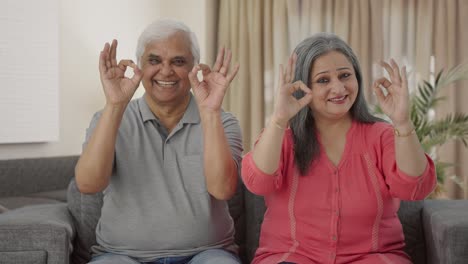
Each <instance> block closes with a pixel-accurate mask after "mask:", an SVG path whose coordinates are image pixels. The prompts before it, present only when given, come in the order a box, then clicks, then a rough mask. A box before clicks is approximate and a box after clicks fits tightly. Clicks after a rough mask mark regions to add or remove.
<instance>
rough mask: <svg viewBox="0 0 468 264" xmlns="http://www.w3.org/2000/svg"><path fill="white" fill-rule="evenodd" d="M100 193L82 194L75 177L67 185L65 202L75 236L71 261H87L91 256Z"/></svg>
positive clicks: (79, 262)
mask: <svg viewBox="0 0 468 264" xmlns="http://www.w3.org/2000/svg"><path fill="white" fill-rule="evenodd" d="M102 198H103V196H102V193H97V194H92V195H90V194H82V193H81V192H80V191H79V190H78V188H77V186H76V182H75V179H72V181H71V182H70V184H69V185H68V193H67V200H68V202H67V204H68V210H69V211H70V214H71V215H72V218H73V221H74V225H75V232H76V237H75V241H74V245H75V248H74V250H73V253H72V256H71V259H72V263H77V264H81V263H87V262H88V260H89V259H90V258H91V246H93V245H96V233H95V232H96V231H95V230H96V225H97V223H98V221H99V218H100V217H101V207H102Z"/></svg>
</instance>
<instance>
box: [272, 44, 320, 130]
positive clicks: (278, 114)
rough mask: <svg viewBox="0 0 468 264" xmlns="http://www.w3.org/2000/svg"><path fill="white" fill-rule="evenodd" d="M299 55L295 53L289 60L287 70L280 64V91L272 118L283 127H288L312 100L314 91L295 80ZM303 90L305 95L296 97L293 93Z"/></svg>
mask: <svg viewBox="0 0 468 264" xmlns="http://www.w3.org/2000/svg"><path fill="white" fill-rule="evenodd" d="M296 61H297V55H296V53H293V54H292V55H291V56H290V57H289V60H288V64H287V66H286V70H285V71H284V72H283V65H281V64H280V66H279V82H278V92H277V95H276V100H275V107H274V111H273V116H272V119H273V121H274V122H275V123H277V124H278V125H280V126H282V127H287V125H288V122H289V120H290V119H291V118H292V117H293V116H294V115H296V114H297V112H299V111H300V110H301V109H302V108H303V107H305V106H307V105H308V104H309V103H310V101H311V100H312V91H311V90H310V89H309V87H307V86H306V85H305V84H304V83H303V82H302V81H296V82H294V83H292V81H293V80H294V73H295V68H296ZM297 90H302V91H303V92H304V93H305V95H304V97H302V98H300V99H296V98H295V97H294V96H293V93H294V92H295V91H297Z"/></svg>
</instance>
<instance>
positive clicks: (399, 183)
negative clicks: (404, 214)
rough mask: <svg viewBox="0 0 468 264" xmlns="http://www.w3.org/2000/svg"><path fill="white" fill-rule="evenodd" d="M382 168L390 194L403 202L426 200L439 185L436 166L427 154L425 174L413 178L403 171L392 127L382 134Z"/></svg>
mask: <svg viewBox="0 0 468 264" xmlns="http://www.w3.org/2000/svg"><path fill="white" fill-rule="evenodd" d="M381 147H382V149H381V154H382V159H381V162H382V164H381V166H382V167H381V168H382V170H383V174H384V177H385V182H386V184H387V186H388V188H389V190H390V194H391V195H392V196H393V197H395V198H399V199H402V200H421V199H424V198H426V197H427V196H428V195H429V194H430V193H431V192H432V191H433V190H434V188H435V186H436V184H437V180H436V173H435V166H434V162H433V161H432V159H431V158H430V157H429V155H427V154H426V159H427V166H426V169H425V170H424V172H423V173H422V174H421V175H419V176H417V177H412V176H409V175H408V174H406V173H404V172H403V171H401V170H400V169H399V168H398V166H397V163H396V157H395V135H394V132H393V128H392V127H391V126H386V127H385V129H384V130H383V132H382V134H381Z"/></svg>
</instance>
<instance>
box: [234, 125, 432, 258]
mask: <svg viewBox="0 0 468 264" xmlns="http://www.w3.org/2000/svg"><path fill="white" fill-rule="evenodd" d="M394 137H395V136H394V133H393V128H392V126H391V125H389V124H387V123H383V122H379V123H375V124H363V123H358V122H353V124H352V126H351V128H350V129H349V131H348V133H347V135H346V146H345V149H344V152H343V155H342V157H341V160H340V162H339V164H338V165H337V166H335V165H333V163H332V162H331V161H330V160H329V159H328V157H327V155H326V153H325V152H324V150H323V148H321V152H320V155H319V158H318V160H316V161H315V162H314V163H313V164H312V165H311V167H310V168H309V170H308V172H307V175H305V176H300V175H299V173H298V171H297V167H296V166H295V164H294V154H293V137H292V131H291V130H290V129H288V130H287V131H286V133H285V136H284V140H283V145H282V150H281V152H282V153H281V158H280V164H279V168H278V170H277V172H275V173H274V174H273V175H268V174H265V173H263V172H262V171H260V170H259V169H258V168H257V167H256V166H255V164H254V162H253V160H252V153H248V154H247V155H246V156H245V157H244V159H243V162H242V178H243V180H244V184H245V185H246V187H247V188H248V189H249V190H250V191H251V192H253V193H255V194H258V195H262V196H264V197H265V203H266V207H267V210H266V212H265V217H264V220H263V224H262V229H261V234H260V245H259V248H258V249H257V252H256V255H255V259H254V261H253V263H254V264H258V263H262V264H264V263H266V264H273V263H279V262H282V261H289V262H295V263H300V264H309V263H320V264H324V263H339V264H341V263H362V264H364V263H369V264H376V263H385V264H389V263H395V264H397V263H398V264H399V263H411V261H410V260H409V257H408V256H407V255H406V254H405V253H404V252H403V248H404V245H405V244H404V237H403V230H402V226H401V224H400V221H399V219H398V216H397V211H398V208H399V206H400V200H418V199H424V198H425V197H426V196H427V195H428V194H430V193H431V191H432V190H433V189H434V187H435V185H436V175H435V168H434V163H433V161H432V160H431V159H430V158H429V157H428V156H427V161H428V165H427V167H426V169H425V171H424V173H423V174H422V175H421V176H419V177H411V176H409V175H406V174H405V173H404V172H402V171H400V170H399V169H398V167H397V165H396V160H395V144H394V140H395V138H394ZM319 141H320V139H319Z"/></svg>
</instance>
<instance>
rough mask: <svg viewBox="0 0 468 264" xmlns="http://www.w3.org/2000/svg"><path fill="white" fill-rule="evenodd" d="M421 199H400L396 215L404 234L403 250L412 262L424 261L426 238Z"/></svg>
mask: <svg viewBox="0 0 468 264" xmlns="http://www.w3.org/2000/svg"><path fill="white" fill-rule="evenodd" d="M423 205H424V202H423V201H401V204H400V210H399V211H398V217H399V218H400V221H401V224H402V225H403V233H404V234H405V243H406V247H405V252H406V253H407V254H408V255H410V257H411V259H412V260H413V263H414V264H419V263H423V264H425V263H426V239H425V237H424V229H423V225H422V208H423Z"/></svg>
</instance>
